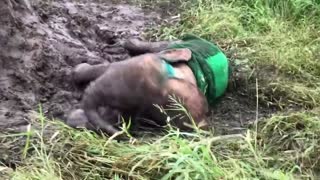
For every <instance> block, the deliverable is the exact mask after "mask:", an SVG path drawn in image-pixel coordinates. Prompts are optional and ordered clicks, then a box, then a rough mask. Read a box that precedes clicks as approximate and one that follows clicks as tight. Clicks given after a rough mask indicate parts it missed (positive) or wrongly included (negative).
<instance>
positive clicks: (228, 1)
mask: <svg viewBox="0 0 320 180" xmlns="http://www.w3.org/2000/svg"><path fill="white" fill-rule="evenodd" d="M158 1H160V0H154V1H150V2H149V4H148V3H147V5H149V7H152V6H156V3H157V2H158ZM139 2H140V3H143V4H144V5H146V4H145V3H146V2H143V1H139ZM168 2H169V1H163V2H162V4H164V6H165V4H167V5H168ZM150 3H151V5H150ZM174 4H175V5H176V4H179V6H180V8H179V9H182V11H181V21H180V22H179V23H170V22H169V23H170V26H165V25H164V26H163V27H162V28H160V29H156V32H154V31H153V34H152V35H153V37H155V38H158V39H171V38H179V37H180V36H181V35H182V34H184V33H189V32H191V33H195V34H197V35H200V36H201V37H203V38H206V39H208V40H212V41H214V42H216V43H217V44H219V45H220V46H221V47H222V49H223V50H224V51H225V52H226V54H227V55H228V57H229V59H230V60H231V62H232V63H233V64H240V67H239V68H242V67H246V70H245V71H244V72H245V73H244V74H245V77H246V78H247V79H248V84H245V85H243V86H248V87H246V88H247V89H249V92H248V95H255V92H256V91H257V90H258V92H259V96H258V97H259V102H261V103H264V104H268V105H270V104H271V105H274V106H276V107H280V108H283V110H281V109H280V111H279V112H278V113H277V114H274V115H272V116H271V117H270V118H268V119H260V121H259V122H257V123H254V124H253V125H252V127H249V129H248V131H247V133H245V134H235V135H226V136H217V135H213V134H209V135H208V134H204V133H202V132H199V131H198V132H197V133H184V134H183V133H181V132H179V131H177V130H176V129H173V128H171V129H169V130H168V133H167V134H166V135H164V136H161V137H157V138H156V137H154V138H139V139H136V140H135V141H130V142H117V141H114V140H112V139H108V138H107V137H101V136H98V135H96V134H94V133H92V132H89V131H85V130H84V131H80V130H74V129H71V128H69V127H67V126H65V125H64V124H62V123H59V122H58V121H48V120H46V119H45V118H44V117H43V116H42V115H41V111H40V116H39V117H37V118H36V119H35V121H34V122H32V125H31V127H30V129H29V131H27V132H26V133H23V134H17V135H15V134H4V133H2V135H1V136H0V142H1V143H2V147H0V152H7V153H8V154H9V156H8V157H6V158H4V159H5V160H8V161H10V157H11V158H12V157H18V160H17V162H16V163H17V169H16V170H15V171H5V170H7V168H2V167H5V165H0V174H1V173H4V174H8V176H11V177H12V179H128V177H130V178H131V179H281V180H284V179H319V172H320V168H319V167H320V156H319V154H320V107H319V104H320V96H319V93H320V88H319V87H320V86H319V83H320V65H319V63H318V59H319V57H320V54H319V52H320V51H319V48H320V38H319V37H320V36H319V35H320V29H319V23H320V2H319V1H315V0H283V1H277V0H224V1H223V0H193V1H181V2H180V3H174ZM170 6H171V8H172V6H173V5H170ZM172 9H174V8H172ZM256 80H257V81H256ZM256 82H258V89H256V85H257V84H256ZM222 103H223V102H222ZM292 107H294V109H293V110H291V111H288V109H290V108H292ZM44 132H46V133H44ZM48 132H49V133H48ZM21 139H24V140H25V143H23V144H17V142H18V140H21ZM17 147H20V148H17ZM17 149H18V150H17Z"/></svg>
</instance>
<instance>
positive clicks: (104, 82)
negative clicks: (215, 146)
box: [67, 49, 208, 135]
mask: <svg viewBox="0 0 320 180" xmlns="http://www.w3.org/2000/svg"><path fill="white" fill-rule="evenodd" d="M164 58H165V59H168V58H170V59H171V60H172V61H176V62H178V61H188V60H189V59H190V58H191V52H190V50H188V49H176V50H169V51H164V52H161V53H157V54H144V55H140V56H136V57H133V58H130V59H128V60H125V61H120V62H115V63H110V64H100V65H93V66H91V65H88V64H80V65H79V66H77V67H76V68H75V69H74V72H73V79H74V81H75V83H76V84H89V85H88V87H87V88H86V89H85V92H84V95H83V98H82V101H81V109H78V110H76V111H73V112H72V113H71V114H70V116H69V118H68V121H67V123H68V124H69V125H70V126H73V127H76V126H82V127H86V128H89V129H93V130H102V131H104V132H106V133H108V134H109V135H112V134H114V133H117V132H118V131H119V130H118V129H117V128H116V127H115V124H116V123H117V122H118V120H117V119H118V118H119V115H121V116H125V117H133V118H134V117H149V118H150V119H152V120H153V121H155V122H157V123H158V124H162V125H164V124H166V119H167V116H165V115H164V114H163V113H161V112H160V110H159V109H157V108H156V107H155V106H154V105H156V104H157V105H160V106H163V107H164V108H168V107H170V100H169V96H170V95H173V96H175V97H177V98H178V99H180V100H181V101H182V104H183V105H184V107H185V108H186V109H187V110H188V111H189V112H190V114H191V117H192V118H193V119H194V121H195V123H196V125H199V126H201V127H200V128H203V129H206V128H207V125H208V123H207V122H206V119H205V116H206V114H207V112H208V103H207V100H206V98H205V96H204V95H203V93H202V92H200V90H199V89H198V87H197V86H196V85H194V84H192V83H190V82H188V81H186V80H184V78H179V75H177V76H173V75H172V74H173V73H172V72H173V71H174V69H173V67H172V66H171V65H170V64H168V63H167V62H165V61H164V60H163V59H164ZM101 107H106V108H107V109H108V111H107V113H106V112H105V113H103V115H102V113H100V112H99V109H100V108H101ZM168 114H169V115H170V116H171V117H172V116H173V115H175V114H177V111H174V110H172V111H168ZM188 121H189V119H188V118H187V117H186V116H185V118H178V119H177V120H175V121H173V122H172V124H173V125H175V126H177V127H178V128H181V129H183V130H189V129H190V127H189V126H188V124H191V123H190V122H188ZM77 122H78V123H77Z"/></svg>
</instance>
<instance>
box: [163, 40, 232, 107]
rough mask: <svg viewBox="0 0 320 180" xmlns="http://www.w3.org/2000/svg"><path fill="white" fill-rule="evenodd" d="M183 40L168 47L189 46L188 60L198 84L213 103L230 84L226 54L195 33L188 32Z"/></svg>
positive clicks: (210, 102)
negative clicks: (190, 54)
mask: <svg viewBox="0 0 320 180" xmlns="http://www.w3.org/2000/svg"><path fill="white" fill-rule="evenodd" d="M181 40H182V42H179V43H175V44H173V45H171V46H169V47H168V48H167V49H177V48H188V49H190V50H191V52H192V58H191V60H189V61H188V62H187V64H188V66H189V67H190V68H191V70H192V72H193V74H194V75H195V78H196V81H197V85H198V87H199V89H200V90H201V92H202V93H204V95H205V96H206V98H207V100H208V103H209V104H210V105H213V104H214V103H215V102H216V100H217V98H219V97H220V96H222V95H223V94H224V93H225V91H226V89H227V86H228V79H229V76H230V73H231V71H230V67H229V62H228V59H227V57H226V56H225V54H224V53H223V52H222V51H221V50H220V49H219V48H218V47H217V46H216V45H214V44H213V43H210V42H208V41H206V40H204V39H202V38H199V37H197V36H195V35H191V34H187V35H185V36H184V37H183V38H182V39H181Z"/></svg>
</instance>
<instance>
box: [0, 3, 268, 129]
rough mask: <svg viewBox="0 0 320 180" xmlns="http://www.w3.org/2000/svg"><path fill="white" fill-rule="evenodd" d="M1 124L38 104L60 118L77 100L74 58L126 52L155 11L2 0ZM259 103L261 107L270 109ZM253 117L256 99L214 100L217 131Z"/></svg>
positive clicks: (20, 122) (12, 124)
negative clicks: (71, 78) (127, 41)
mask: <svg viewBox="0 0 320 180" xmlns="http://www.w3.org/2000/svg"><path fill="white" fill-rule="evenodd" d="M0 4H1V5H0V7H1V8H0V13H1V14H0V23H1V24H0V46H1V49H0V68H1V69H0V129H2V130H3V129H8V128H19V127H24V126H25V125H27V124H28V121H29V119H30V116H29V115H30V113H29V112H30V111H38V110H39V109H38V105H39V104H41V106H42V109H43V112H44V114H45V115H46V116H47V117H49V118H57V119H61V120H65V118H66V113H68V112H69V111H70V110H71V109H72V108H74V107H76V106H77V105H78V103H79V100H80V99H79V96H78V95H77V93H76V92H75V91H74V89H73V88H72V85H71V84H70V82H69V80H68V73H69V72H70V69H71V68H72V67H74V66H75V65H77V64H79V63H82V62H87V63H90V64H97V63H102V62H105V61H109V62H114V61H120V60H124V59H126V58H128V57H129V55H128V53H127V51H126V50H125V49H124V48H123V47H122V46H121V42H122V41H123V40H124V39H126V38H128V37H132V36H141V35H142V32H144V30H145V28H148V27H152V26H154V25H156V24H157V22H159V20H160V14H158V13H155V12H152V11H150V10H149V11H146V10H142V9H139V8H136V7H133V6H130V5H127V4H113V3H111V2H110V1H101V2H98V1H90V2H89V1H81V0H80V1H63V0H56V1H50V2H47V1H37V2H36V1H30V3H29V1H25V0H15V1H14V0H12V1H11V0H10V1H9V0H6V1H1V2H0ZM268 111H269V110H267V109H262V110H261V112H260V114H261V116H264V115H266V114H268ZM255 118H256V108H255V103H254V100H252V98H251V99H248V97H247V96H246V95H243V92H242V91H240V90H237V89H235V90H233V91H232V92H230V93H227V95H226V96H225V97H224V98H223V99H222V100H221V102H220V103H219V104H218V105H217V107H214V109H213V114H212V117H211V119H212V123H213V125H214V127H215V130H216V132H219V133H223V134H224V133H231V132H236V131H239V130H241V129H242V128H243V127H245V125H246V124H247V123H248V122H250V121H251V120H254V119H255Z"/></svg>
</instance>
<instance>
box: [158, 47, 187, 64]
mask: <svg viewBox="0 0 320 180" xmlns="http://www.w3.org/2000/svg"><path fill="white" fill-rule="evenodd" d="M158 55H159V56H160V57H161V58H163V59H165V60H166V61H168V62H178V61H189V60H190V59H191V56H192V52H191V50H190V49H187V48H178V49H168V50H164V51H161V52H159V53H158Z"/></svg>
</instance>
